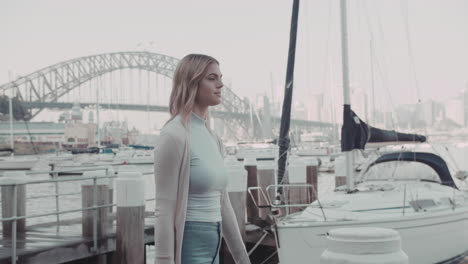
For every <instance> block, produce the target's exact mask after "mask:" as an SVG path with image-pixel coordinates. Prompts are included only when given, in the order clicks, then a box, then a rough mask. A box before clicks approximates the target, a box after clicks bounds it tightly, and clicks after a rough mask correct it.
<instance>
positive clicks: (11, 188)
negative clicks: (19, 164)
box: [0, 171, 26, 239]
mask: <svg viewBox="0 0 468 264" xmlns="http://www.w3.org/2000/svg"><path fill="white" fill-rule="evenodd" d="M25 175H26V174H25V173H24V172H22V171H9V172H5V173H4V176H3V177H2V178H1V179H0V183H1V184H2V187H1V190H2V218H8V217H14V216H25V215H26V185H25V184H24V183H25V178H24V177H25ZM15 192H16V201H14V196H15ZM14 204H16V208H15V206H14ZM15 211H16V212H15ZM12 228H13V221H3V222H2V233H3V238H9V239H11V238H12V236H13V233H12ZM25 231H26V219H20V220H17V221H16V237H18V238H23V237H24V236H25Z"/></svg>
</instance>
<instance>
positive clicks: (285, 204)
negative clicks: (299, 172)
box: [247, 183, 327, 220]
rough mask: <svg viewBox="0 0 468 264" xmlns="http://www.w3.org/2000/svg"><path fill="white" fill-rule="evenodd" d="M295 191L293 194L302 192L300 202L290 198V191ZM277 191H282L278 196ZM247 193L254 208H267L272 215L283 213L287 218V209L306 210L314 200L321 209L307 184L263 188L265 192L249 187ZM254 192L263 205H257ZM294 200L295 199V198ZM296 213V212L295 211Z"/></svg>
mask: <svg viewBox="0 0 468 264" xmlns="http://www.w3.org/2000/svg"><path fill="white" fill-rule="evenodd" d="M293 189H296V190H297V191H296V192H294V193H295V194H298V193H301V192H302V194H303V195H302V197H301V196H300V195H299V196H300V197H299V198H301V199H300V201H297V200H295V199H293V198H292V195H291V194H292V193H293V192H292V190H293ZM278 190H282V191H281V194H280V195H278V193H279V192H278ZM247 191H248V193H249V195H250V197H251V198H252V201H253V202H254V204H255V206H256V207H258V208H259V209H266V208H269V209H270V211H271V214H272V215H278V214H279V213H284V214H285V216H288V214H289V211H290V210H289V209H291V208H306V207H310V206H312V202H313V201H314V200H317V203H318V205H319V207H320V208H322V206H321V203H320V200H319V199H318V195H317V192H316V191H315V189H314V186H313V185H312V184H307V183H296V184H294V183H292V184H274V185H269V186H267V187H266V188H265V190H263V189H262V187H249V188H247ZM254 191H257V192H258V193H259V194H260V195H261V197H262V198H263V200H264V201H265V203H260V202H259V203H258V204H257V202H256V201H257V200H259V199H257V198H256V197H255V194H254ZM294 198H297V196H295V197H294ZM278 209H288V210H278ZM296 211H297V210H296ZM322 214H323V218H324V219H325V220H326V219H327V218H326V216H325V213H324V211H323V209H322Z"/></svg>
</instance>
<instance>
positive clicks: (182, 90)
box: [169, 54, 219, 125]
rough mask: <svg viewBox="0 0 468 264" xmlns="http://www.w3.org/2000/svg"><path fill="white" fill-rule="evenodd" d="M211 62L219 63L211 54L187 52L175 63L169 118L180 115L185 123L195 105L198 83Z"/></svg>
mask: <svg viewBox="0 0 468 264" xmlns="http://www.w3.org/2000/svg"><path fill="white" fill-rule="evenodd" d="M212 63H216V64H218V65H219V62H218V61H217V60H216V59H215V58H213V57H211V56H208V55H203V54H189V55H187V56H185V57H184V58H183V59H182V60H181V61H180V62H179V64H177V67H176V70H175V73H174V78H173V80H172V92H171V96H170V98H169V113H170V114H171V118H170V119H169V120H172V119H173V118H174V117H176V116H177V115H180V116H181V118H182V121H183V124H184V125H186V124H187V122H188V120H189V117H190V114H191V112H192V110H193V107H194V105H195V97H196V95H197V92H198V85H199V83H200V81H201V80H202V79H203V77H204V76H205V74H206V71H207V68H208V66H210V65H211V64H212Z"/></svg>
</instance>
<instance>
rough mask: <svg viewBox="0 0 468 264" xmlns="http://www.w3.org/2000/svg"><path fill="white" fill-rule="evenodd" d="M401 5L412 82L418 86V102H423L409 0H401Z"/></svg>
mask: <svg viewBox="0 0 468 264" xmlns="http://www.w3.org/2000/svg"><path fill="white" fill-rule="evenodd" d="M403 2H405V3H403ZM400 3H401V5H400V7H401V11H402V16H403V22H404V24H405V33H406V44H407V48H408V56H409V59H410V61H409V73H410V84H411V80H413V82H414V85H415V88H416V95H417V100H418V103H420V102H421V96H420V93H419V84H418V79H417V76H416V66H415V62H414V55H413V49H412V43H411V35H410V26H409V15H408V1H406V0H401V1H400Z"/></svg>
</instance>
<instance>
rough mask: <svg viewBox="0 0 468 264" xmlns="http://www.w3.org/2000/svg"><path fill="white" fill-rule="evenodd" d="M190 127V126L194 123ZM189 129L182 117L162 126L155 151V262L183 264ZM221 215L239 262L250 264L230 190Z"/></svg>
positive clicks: (158, 263) (222, 198) (157, 263)
mask: <svg viewBox="0 0 468 264" xmlns="http://www.w3.org/2000/svg"><path fill="white" fill-rule="evenodd" d="M187 127H188V128H189V127H190V123H189V124H188V125H187ZM188 128H185V127H184V125H183V124H182V122H181V120H180V118H174V119H172V120H171V121H169V122H168V123H167V124H166V126H164V128H163V129H162V131H161V136H160V138H159V144H158V146H157V147H156V150H155V155H154V157H155V162H154V172H155V173H154V175H155V180H156V211H155V216H156V222H155V229H154V230H155V232H154V233H155V245H156V257H155V264H182V263H181V254H182V239H183V234H184V226H185V215H186V211H187V198H188V188H189V177H190V141H189V138H190V137H189V136H190V131H189V129H188ZM216 138H217V140H218V145H219V149H220V152H221V153H223V145H222V143H221V140H220V139H219V138H218V137H216ZM221 216H222V232H223V237H224V240H225V241H226V244H227V245H228V247H229V250H230V252H231V253H232V256H233V258H234V260H235V262H236V263H239V264H249V263H250V260H249V257H248V255H247V251H246V249H245V246H244V242H243V241H242V237H241V234H240V231H239V227H238V226H237V222H236V217H235V214H234V210H233V209H232V205H231V202H230V201H229V195H228V193H227V192H226V190H224V191H223V193H222V195H221ZM184 264H187V263H184Z"/></svg>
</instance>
